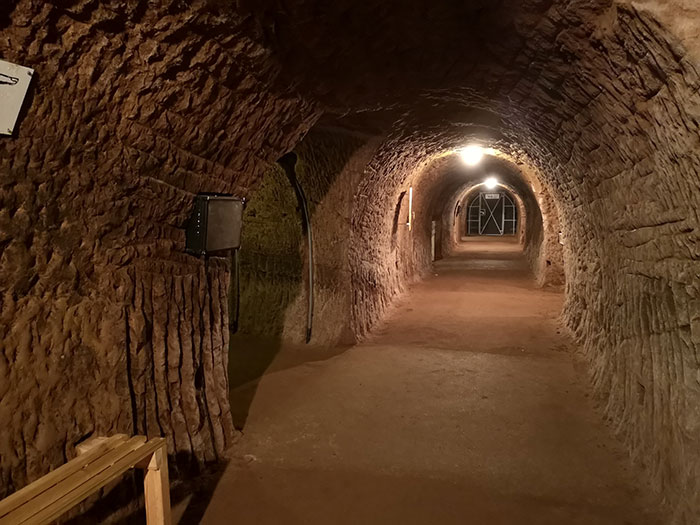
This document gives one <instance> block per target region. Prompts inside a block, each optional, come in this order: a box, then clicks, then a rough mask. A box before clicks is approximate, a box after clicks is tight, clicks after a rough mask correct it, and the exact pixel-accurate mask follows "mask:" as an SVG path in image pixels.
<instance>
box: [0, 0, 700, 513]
mask: <svg viewBox="0 0 700 525" xmlns="http://www.w3.org/2000/svg"><path fill="white" fill-rule="evenodd" d="M697 20H700V6H697V5H696V3H695V2H693V1H692V0H673V1H668V2H662V1H661V0H636V1H634V2H632V3H627V2H618V1H617V0H586V1H581V0H525V1H523V0H497V1H493V0H488V1H486V0H472V1H464V0H447V1H445V2H428V1H426V0H402V1H399V0H382V1H379V0H368V1H366V2H356V1H353V0H338V1H336V2H326V1H322V0H286V1H283V0H266V1H262V2H253V1H241V2H237V3H234V2H229V1H225V0H195V1H194V2H179V1H174V0H171V1H168V0H162V1H159V2H146V1H145V0H111V1H109V0H105V1H87V0H62V1H58V0H55V1H51V2H39V1H36V0H18V1H11V2H9V3H7V2H6V3H4V4H3V5H2V6H1V7H0V56H2V57H3V58H4V59H7V60H11V61H14V62H18V63H21V64H24V65H27V66H30V67H33V68H35V69H36V71H37V75H36V78H35V82H34V89H33V91H32V93H31V95H30V99H29V101H28V103H27V106H26V109H25V112H24V115H23V117H22V121H21V124H20V127H19V131H18V132H17V133H16V136H15V137H12V138H3V139H2V140H0V182H1V184H0V200H1V203H2V204H1V206H0V292H1V294H2V295H1V297H2V305H1V308H0V329H1V330H2V334H1V335H2V339H3V343H2V344H3V346H2V352H0V420H1V421H3V422H4V424H5V428H4V430H3V432H2V433H0V457H1V458H2V459H1V460H0V486H1V489H2V490H1V491H0V495H2V494H5V493H7V492H9V491H12V490H14V489H16V488H18V487H20V486H22V485H24V484H25V483H26V482H27V481H30V480H32V479H35V478H36V477H38V476H40V475H41V474H43V473H45V472H46V471H47V470H48V469H50V468H52V467H55V466H57V465H58V464H60V463H62V462H63V461H64V460H65V459H66V458H67V457H71V456H72V455H73V454H74V449H73V445H74V444H75V443H76V442H78V441H80V440H81V439H83V438H84V437H86V436H88V435H90V434H91V433H109V432H115V431H123V432H147V433H149V434H150V433H152V434H164V435H167V436H168V437H169V438H170V439H169V443H170V447H171V453H173V454H174V455H179V456H180V457H181V458H182V459H183V461H185V462H187V461H193V462H195V463H201V462H204V461H206V460H209V459H216V458H217V457H220V456H221V455H223V454H224V452H225V449H226V447H227V446H228V444H230V443H231V441H232V440H233V439H234V437H235V432H234V430H233V427H232V424H231V418H230V414H229V410H228V405H227V390H228V388H227V376H226V373H225V370H226V360H227V346H228V328H229V325H228V308H227V294H226V290H227V287H228V283H229V279H230V270H229V267H228V261H226V260H210V261H209V263H208V265H207V264H205V262H204V261H201V260H199V259H197V258H194V257H191V256H188V255H185V254H184V253H183V248H184V233H183V229H182V226H183V223H184V221H185V220H186V218H187V215H188V213H189V206H190V203H191V200H192V196H193V194H194V193H196V192H198V191H222V192H232V193H236V194H238V195H241V196H246V197H247V196H251V197H254V194H253V193H252V190H254V188H255V187H256V185H257V184H259V183H260V181H263V186H264V185H265V184H266V183H265V181H264V178H263V175H264V174H265V173H266V172H267V173H268V175H269V173H270V170H271V169H273V168H271V167H270V166H271V163H272V162H274V160H275V159H277V158H279V157H280V156H281V155H282V154H283V153H285V152H287V151H290V150H291V149H293V148H295V146H298V148H297V149H299V150H300V158H301V160H302V162H301V165H302V168H301V171H302V172H303V171H304V170H305V169H308V171H307V172H306V175H302V177H306V180H308V183H309V185H310V190H309V192H310V194H312V199H317V200H316V201H315V202H314V210H315V213H316V214H317V215H316V217H317V219H316V221H317V222H318V223H319V224H318V228H317V229H318V230H319V231H323V233H322V234H321V239H320V241H319V242H320V246H324V247H330V246H331V245H332V241H333V240H334V239H342V240H341V241H340V243H341V244H342V246H340V245H339V246H338V247H337V251H333V250H330V248H329V251H327V252H324V253H327V254H328V259H324V260H323V265H324V266H325V268H324V269H323V270H322V271H321V272H320V273H319V275H320V276H322V277H321V283H324V284H322V286H321V287H322V288H323V289H324V290H325V291H324V292H323V293H324V296H325V297H326V299H327V300H326V299H324V300H322V301H321V303H322V304H328V305H329V306H328V310H327V311H328V312H330V313H329V314H328V318H332V317H334V316H335V315H339V314H338V313H333V312H341V311H347V309H349V312H350V313H349V316H348V326H349V333H351V334H353V335H354V336H357V337H361V336H362V335H363V334H365V333H366V332H367V331H368V330H370V329H371V327H372V326H373V325H374V324H375V323H376V322H377V321H378V320H379V319H380V318H381V315H382V313H383V312H384V311H385V310H386V308H388V307H389V305H390V303H391V300H392V299H393V298H394V297H395V296H396V294H397V293H400V290H401V288H402V286H405V284H406V283H407V282H409V281H410V280H411V279H412V278H415V277H416V276H417V275H420V273H421V272H422V271H424V270H425V269H426V268H427V267H428V266H429V261H428V260H427V258H428V256H429V251H426V250H429V245H426V243H425V242H424V241H425V238H426V229H425V228H427V227H428V226H429V225H431V223H432V221H433V220H436V217H437V218H439V217H440V214H441V213H443V212H444V208H443V207H440V206H437V207H433V206H432V205H431V203H438V202H440V200H441V199H442V198H443V197H444V198H446V199H448V200H449V199H451V198H453V197H454V196H455V195H456V192H458V191H460V188H462V189H463V186H462V185H458V184H456V181H454V183H455V185H454V186H453V190H452V189H450V190H449V191H448V185H442V184H438V183H437V182H436V183H435V184H432V185H431V184H429V181H430V180H431V177H433V176H435V173H437V172H435V171H434V170H432V168H433V167H434V166H435V164H434V163H435V162H437V161H438V160H439V159H440V158H441V156H442V155H443V154H445V153H449V152H450V151H452V150H454V149H455V148H458V147H460V146H463V145H465V144H466V143H468V142H469V141H471V140H479V141H481V142H482V143H484V144H486V145H488V146H491V147H493V148H495V149H497V150H499V151H501V152H502V153H503V155H504V156H505V157H507V158H509V159H511V160H513V161H514V162H516V163H517V165H518V166H519V167H521V171H522V172H523V175H524V178H525V180H528V181H530V182H529V184H531V185H532V193H533V195H535V197H536V199H537V200H538V201H539V205H540V207H539V211H540V213H541V215H542V224H543V228H544V229H543V232H542V239H543V241H542V243H540V244H539V246H540V252H541V251H542V250H544V252H543V253H547V250H548V249H550V248H551V249H554V248H555V247H554V246H552V245H551V242H552V240H553V239H556V242H558V237H559V236H558V230H561V231H562V232H563V236H562V239H563V243H564V245H563V254H564V257H563V259H564V272H565V275H566V297H567V302H566V309H565V315H564V317H565V320H566V323H567V324H568V325H569V327H570V328H571V329H572V330H573V332H574V333H575V334H576V336H577V338H578V339H579V341H580V342H581V344H582V346H583V348H584V350H585V355H586V357H587V360H588V362H589V365H590V370H591V372H592V374H591V376H592V383H593V385H594V388H595V391H596V393H597V394H598V395H599V397H600V400H601V403H602V405H603V406H604V407H605V411H606V414H607V417H608V418H609V420H610V422H611V425H612V426H613V427H614V428H615V429H616V430H617V431H618V432H619V433H620V435H621V436H622V438H623V439H624V440H625V442H626V443H627V444H628V445H629V449H630V451H631V453H632V455H633V457H634V458H635V459H636V460H637V461H638V462H640V463H643V464H645V465H646V467H647V472H648V473H649V479H650V480H651V482H652V483H653V485H654V486H655V488H656V489H658V491H659V492H660V493H661V494H663V496H664V497H665V500H666V501H667V503H668V504H669V512H668V516H669V519H668V522H669V523H675V524H682V523H696V522H697V518H698V515H700V490H698V489H699V486H698V483H699V481H698V480H700V375H699V370H700V365H699V362H698V361H699V359H700V358H699V357H698V356H699V355H700V262H699V261H700V217H698V210H700V133H698V131H699V129H698V128H699V124H698V122H699V120H700V93H699V90H700V77H699V76H698V71H697V60H698V56H700V55H699V54H698V53H699V52H700V44H699V43H698V40H697V31H696V30H695V28H696V27H697V23H698V22H697ZM322 113H325V115H324V116H323V121H322V124H323V127H324V128H325V129H328V128H331V129H337V128H342V130H343V131H342V134H349V135H352V136H355V137H357V138H358V143H357V144H355V145H354V146H353V147H351V148H346V147H345V146H343V147H340V148H338V147H337V146H333V145H330V146H328V145H327V146H325V147H326V148H327V149H326V150H323V148H324V146H322V145H319V147H318V148H319V149H318V150H316V149H315V148H314V141H316V142H317V143H318V144H322V143H323V142H324V140H330V141H331V142H332V139H319V138H318V137H316V138H314V137H313V136H311V135H310V136H309V137H310V138H309V140H310V142H309V143H308V144H307V145H306V146H304V145H303V144H302V145H299V143H300V141H301V139H302V137H303V136H304V135H305V133H306V132H307V131H308V130H309V129H310V128H311V126H312V125H313V124H314V123H315V122H317V120H318V119H319V118H321V114H322ZM304 147H307V148H308V149H307V151H306V153H303V152H302V150H303V148H304ZM340 150H342V154H341V153H340ZM323 151H325V153H323ZM334 151H335V152H338V155H340V156H336V155H335V153H333V152H334ZM316 152H318V156H317V157H315V155H316ZM305 156H306V158H305ZM304 162H306V163H307V164H306V168H304V167H303V164H304ZM360 165H362V166H364V167H363V168H361V167H360ZM334 174H339V175H334ZM346 178H349V179H350V181H347V180H345V179H346ZM448 179H449V177H448ZM421 181H422V182H421ZM436 181H437V179H436ZM282 182H284V181H282ZM280 184H281V182H280ZM445 184H447V182H446V183H445ZM450 184H452V183H450ZM411 186H413V187H414V189H415V190H416V195H415V199H416V201H415V205H416V222H415V228H414V229H412V230H411V231H410V232H409V231H408V229H407V228H406V227H401V223H402V221H403V222H406V219H405V218H406V213H407V211H406V208H405V206H406V205H407V201H406V193H405V192H406V191H407V190H408V188H409V187H411ZM450 187H452V186H450ZM280 188H281V186H280ZM353 188H354V189H353ZM451 191H454V193H452V194H450V192H451ZM324 195H325V197H324ZM333 195H337V196H336V197H333ZM521 197H522V198H523V199H524V202H526V199H525V197H524V196H523V195H521ZM326 199H329V200H326ZM252 202H253V199H252V198H251V205H252ZM286 205H287V201H286V200H285V206H286ZM289 206H293V201H291V202H289ZM263 207H264V206H263ZM336 214H337V216H336ZM322 217H323V218H324V219H323V220H319V219H320V218H322ZM555 219H556V220H555ZM323 226H325V228H324V227H323ZM404 226H405V225H404ZM256 227H258V228H261V231H262V229H264V227H262V226H260V225H258V226H256ZM443 230H444V227H443ZM261 235H262V233H261ZM294 235H295V236H297V237H295V238H298V239H299V240H301V237H300V235H301V234H300V233H299V232H297V231H295V233H294ZM442 235H443V238H444V235H446V233H445V232H444V231H443V232H442ZM256 242H257V243H262V244H264V243H266V242H268V240H263V239H259V240H257V241H256V240H249V244H250V245H251V246H256V245H259V244H256ZM548 243H549V244H548ZM442 245H443V246H444V243H442ZM537 245H538V244H537V243H534V244H532V246H537ZM300 246H301V245H300ZM288 248H289V250H287V252H285V253H287V254H292V255H293V254H294V250H293V249H292V248H290V247H288ZM300 249H302V248H300ZM343 251H347V261H346V262H343V261H338V260H337V259H336V258H335V257H336V255H338V254H340V253H342V252H343ZM426 254H427V255H426ZM303 255H304V254H303V251H298V252H297V255H296V256H294V257H293V258H296V257H298V262H297V263H296V264H298V265H299V267H298V269H301V270H302V272H303V264H304V262H303V260H304V257H303ZM535 260H542V258H541V257H540V256H539V255H537V256H535V255H533V256H532V257H531V261H535ZM545 261H546V259H545ZM247 271H248V272H249V273H248V275H250V272H257V271H259V269H258V268H255V269H253V268H252V266H249V267H248V270H247ZM347 274H349V276H350V283H349V286H350V287H349V288H347V289H344V290H337V289H336V288H335V286H336V284H337V283H340V282H346V277H345V276H346V275H347ZM302 279H303V278H302ZM303 284H304V283H303V280H297V282H296V284H294V286H295V287H297V286H298V289H297V290H296V291H295V293H290V294H288V300H289V305H290V307H289V308H287V310H289V311H290V312H296V313H294V315H293V316H292V317H295V318H296V317H299V316H300V315H299V314H300V310H301V308H302V303H301V302H300V301H302V300H303V297H302V292H303ZM265 293H268V294H269V293H270V292H269V290H268V291H266V292H265ZM324 301H325V303H324ZM348 303H349V304H348ZM290 315H291V314H290ZM292 324H293V325H295V326H296V323H292ZM282 326H284V323H283V324H282ZM343 330H345V328H343ZM292 335H293V334H292ZM297 335H298V334H297ZM336 335H337V334H336ZM336 335H332V336H331V335H329V340H330V339H332V338H334V337H336Z"/></svg>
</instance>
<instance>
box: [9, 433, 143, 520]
mask: <svg viewBox="0 0 700 525" xmlns="http://www.w3.org/2000/svg"><path fill="white" fill-rule="evenodd" d="M145 442H146V438H145V437H143V436H136V437H133V438H131V439H129V440H128V441H123V442H121V443H119V444H118V445H117V447H115V448H112V449H110V450H107V451H106V452H103V453H102V454H101V455H100V456H98V457H96V458H93V460H92V461H90V462H87V463H86V464H84V465H83V466H82V467H81V468H79V469H77V470H74V471H73V472H72V473H71V474H70V475H69V476H67V477H64V478H63V479H62V480H61V482H59V483H58V484H56V483H54V484H53V485H52V486H47V485H44V490H43V491H42V492H41V493H39V494H38V495H37V496H35V497H34V498H32V499H31V500H29V501H26V502H25V503H24V504H23V505H21V506H20V507H18V508H16V509H15V510H14V511H13V512H12V513H10V514H7V515H5V516H4V517H2V518H0V525H6V524H8V525H9V524H12V525H15V524H19V523H24V522H26V521H27V520H29V519H31V523H33V524H34V523H45V521H40V520H39V518H38V517H37V515H39V514H40V513H43V512H44V511H46V510H47V509H51V508H53V507H54V505H55V504H56V503H57V502H59V501H62V500H63V499H64V498H65V497H66V496H67V495H70V494H71V493H73V492H75V491H76V489H79V488H80V487H81V485H83V484H86V482H88V481H90V478H92V477H95V476H96V475H98V474H100V473H104V472H105V471H108V470H109V469H110V467H112V466H113V465H114V464H115V463H117V462H119V461H120V460H121V459H123V458H124V457H125V456H128V455H130V454H131V453H133V451H135V450H139V449H140V448H141V447H143V446H144V444H145ZM144 454H146V453H145V452H144ZM86 455H87V454H86ZM76 459H79V458H76ZM122 473H123V472H121V471H120V472H118V473H117V475H116V476H115V477H117V476H119V475H120V474H122ZM42 479H43V478H42ZM39 481H41V479H40V480H38V481H37V482H36V483H39ZM93 490H97V489H93ZM90 494H91V492H87V494H86V495H85V496H84V497H83V498H82V499H84V498H85V497H87V496H89V495H90ZM79 501H80V500H77V501H76V502H75V503H74V504H76V503H78V502H79ZM69 508H70V507H69ZM66 510H67V509H66ZM57 517H58V516H57ZM38 520H39V521H38Z"/></svg>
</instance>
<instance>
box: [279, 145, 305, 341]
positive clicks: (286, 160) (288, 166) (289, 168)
mask: <svg viewBox="0 0 700 525" xmlns="http://www.w3.org/2000/svg"><path fill="white" fill-rule="evenodd" d="M277 162H278V164H279V165H280V166H282V169H284V172H285V173H286V174H287V178H288V179H289V182H290V183H291V184H292V187H293V188H294V193H296V196H297V201H299V207H300V208H301V215H302V219H303V221H304V226H305V229H306V241H307V243H308V247H309V304H308V313H307V317H306V342H307V343H309V342H310V341H311V331H312V328H313V321H314V240H313V233H312V231H311V215H310V214H309V207H308V204H307V201H306V195H304V190H303V189H302V187H301V184H299V181H298V180H297V174H296V169H295V168H296V163H297V155H296V153H294V152H290V153H287V154H286V155H284V156H282V157H281V158H280V159H279V160H278V161H277Z"/></svg>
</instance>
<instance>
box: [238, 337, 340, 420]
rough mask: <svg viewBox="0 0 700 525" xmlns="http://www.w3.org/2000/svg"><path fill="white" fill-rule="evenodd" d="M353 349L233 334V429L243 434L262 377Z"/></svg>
mask: <svg viewBox="0 0 700 525" xmlns="http://www.w3.org/2000/svg"><path fill="white" fill-rule="evenodd" d="M352 346H353V345H349V344H346V345H313V344H310V345H305V344H291V343H283V342H282V341H281V340H280V338H279V337H263V336H259V335H246V334H236V335H232V336H231V347H232V349H233V348H235V351H232V352H231V354H230V356H229V385H230V394H229V397H230V402H231V414H232V416H233V423H234V426H235V427H236V429H238V430H244V429H245V423H246V421H247V419H248V414H249V412H250V407H251V405H252V403H253V400H254V399H255V394H256V392H257V389H258V385H259V384H260V381H261V380H262V378H263V377H264V376H265V375H266V374H270V373H273V372H277V371H280V370H285V369H288V368H293V367H296V366H299V365H303V364H305V363H311V362H314V361H324V360H326V359H330V358H332V357H335V356H337V355H340V354H342V353H344V352H345V351H347V350H348V349H349V348H352Z"/></svg>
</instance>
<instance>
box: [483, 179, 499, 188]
mask: <svg viewBox="0 0 700 525" xmlns="http://www.w3.org/2000/svg"><path fill="white" fill-rule="evenodd" d="M484 186H486V187H487V188H488V189H490V190H492V189H494V188H495V187H496V186H498V180H496V177H489V178H488V179H486V180H485V181H484Z"/></svg>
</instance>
